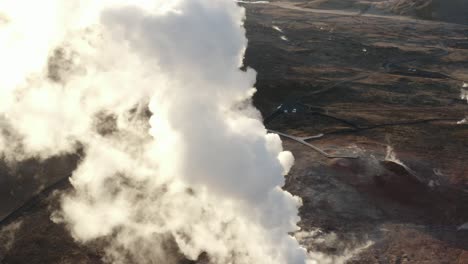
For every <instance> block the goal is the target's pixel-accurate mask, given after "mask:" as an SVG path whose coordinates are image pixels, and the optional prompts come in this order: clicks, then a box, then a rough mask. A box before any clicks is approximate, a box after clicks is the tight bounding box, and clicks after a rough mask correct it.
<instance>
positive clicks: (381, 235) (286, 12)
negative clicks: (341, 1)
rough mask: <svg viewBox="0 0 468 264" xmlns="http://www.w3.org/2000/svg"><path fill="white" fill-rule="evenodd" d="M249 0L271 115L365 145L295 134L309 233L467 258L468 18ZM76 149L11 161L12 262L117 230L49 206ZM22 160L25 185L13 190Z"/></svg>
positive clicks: (306, 130) (357, 255) (34, 259)
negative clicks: (103, 229) (456, 20)
mask: <svg viewBox="0 0 468 264" xmlns="http://www.w3.org/2000/svg"><path fill="white" fill-rule="evenodd" d="M302 4H303V3H302ZM245 6H246V8H247V21H246V28H247V35H248V39H249V48H248V50H247V54H246V58H245V64H246V65H248V66H250V67H252V68H254V69H256V70H257V71H258V82H257V89H258V92H257V94H256V95H255V104H256V106H257V107H258V108H259V109H260V111H261V112H262V114H263V116H264V117H269V118H268V119H267V120H266V123H267V127H268V128H269V129H272V130H276V131H280V132H283V133H288V134H290V135H294V136H304V137H306V136H313V135H318V134H323V136H322V137H320V138H317V139H313V140H309V143H311V144H314V145H315V146H317V147H319V148H321V149H322V150H324V151H325V152H327V153H329V154H333V155H350V156H357V157H359V158H357V159H346V158H341V159H330V158H327V157H324V156H323V155H321V154H320V153H318V152H316V151H314V150H313V149H311V148H309V147H307V146H305V145H302V144H300V143H298V142H296V141H293V140H290V139H284V145H285V148H286V149H288V150H291V151H292V152H293V153H294V155H295V157H296V164H295V166H294V168H293V170H292V172H291V173H290V175H289V176H288V179H287V184H286V188H287V189H288V190H289V191H290V192H292V193H294V194H295V195H298V196H300V197H302V198H303V203H304V205H303V207H302V208H301V217H302V221H301V223H300V225H301V227H302V229H303V231H302V232H301V233H299V234H297V236H298V238H299V239H300V240H301V241H302V242H303V244H304V245H305V246H306V247H307V248H308V249H309V250H311V251H313V252H321V253H322V254H325V255H326V258H328V259H330V260H331V261H332V262H331V263H334V262H335V263H337V262H338V261H342V260H347V263H434V264H436V263H437V264H438V263H458V264H462V263H468V231H467V230H463V228H460V227H461V226H462V225H463V224H464V223H466V222H468V174H467V173H468V172H467V171H468V163H467V162H466V161H467V160H468V151H467V150H468V125H466V124H465V125H457V121H459V120H461V119H463V118H464V117H465V116H466V115H468V104H467V102H466V101H463V100H461V99H460V90H461V88H462V85H463V81H468V71H467V69H468V67H467V66H468V26H464V25H461V24H450V23H445V22H440V21H430V20H416V19H413V18H409V17H393V16H388V15H376V14H360V13H361V12H360V11H359V10H357V11H356V10H354V9H353V10H349V9H346V8H342V9H341V10H334V9H330V8H328V9H327V10H315V9H311V8H310V7H307V6H306V7H305V8H304V6H303V5H298V3H293V2H281V1H276V2H272V3H269V4H246V5H245ZM280 105H282V106H281V107H280V110H281V111H278V112H277V114H276V115H271V114H272V113H274V112H275V111H276V110H277V107H278V106H280ZM284 112H287V113H284ZM77 160H79V155H75V156H70V157H63V158H60V159H54V160H48V161H46V162H45V163H43V164H39V163H37V162H34V161H29V162H27V163H24V164H19V165H18V166H17V168H16V169H11V168H7V167H5V166H4V165H2V166H1V173H2V175H11V176H10V177H6V176H5V178H6V179H10V180H5V181H4V182H6V183H4V184H2V185H0V186H1V187H2V192H1V195H2V203H1V204H0V206H1V207H0V208H1V210H2V211H1V212H0V214H1V215H2V218H5V217H6V218H5V220H3V221H2V223H1V227H0V263H4V264H11V263H101V262H102V260H101V257H102V251H100V249H99V248H101V247H100V245H102V244H103V243H105V241H97V242H96V244H94V245H88V246H83V245H78V244H76V243H75V242H74V241H73V239H72V238H71V237H70V235H69V234H68V233H67V232H66V231H65V229H64V227H63V226H60V225H56V224H54V223H52V222H51V220H50V213H51V212H52V211H53V210H54V208H56V206H57V199H58V197H59V195H60V193H61V192H64V191H69V190H70V186H69V183H68V182H67V180H66V178H65V180H60V179H64V177H66V176H67V175H68V174H70V172H71V170H72V168H74V166H75V165H76V162H77ZM19 172H21V174H22V175H24V177H23V180H24V182H23V184H22V185H21V186H23V187H22V188H23V189H22V190H17V189H15V190H13V192H9V190H11V189H12V188H13V187H12V186H15V184H14V182H13V181H12V180H11V178H12V176H13V175H16V174H18V173H19ZM31 175H33V176H31ZM39 178H40V179H46V180H42V181H41V182H38V181H36V180H34V179H39ZM52 183H55V184H53V185H51V184H52ZM8 186H9V187H8ZM18 186H19V185H18ZM46 186H50V187H49V188H46ZM40 190H42V191H40ZM7 193H9V194H7ZM29 197H32V199H29ZM26 201H28V202H26ZM25 202H26V203H25ZM21 205H22V206H21ZM14 208H18V209H17V210H14ZM10 212H13V214H11V215H9V216H8V213H10ZM0 219H1V218H0ZM181 263H183V260H181Z"/></svg>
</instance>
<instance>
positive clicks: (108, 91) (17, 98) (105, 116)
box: [0, 0, 307, 264]
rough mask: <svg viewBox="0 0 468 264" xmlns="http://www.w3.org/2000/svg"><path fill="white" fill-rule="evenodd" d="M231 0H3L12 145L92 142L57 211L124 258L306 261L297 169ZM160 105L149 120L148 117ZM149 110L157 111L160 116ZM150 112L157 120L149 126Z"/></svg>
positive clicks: (56, 149)
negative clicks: (267, 111)
mask: <svg viewBox="0 0 468 264" xmlns="http://www.w3.org/2000/svg"><path fill="white" fill-rule="evenodd" d="M244 16H245V14H244V10H243V9H242V8H240V7H239V6H237V4H236V3H235V2H234V1H233V0H180V1H165V0H159V1H158V0H153V1H144V0H139V1H126V0H106V1H93V0H81V1H78V0H69V1H62V0H44V1H33V0H18V1H2V2H0V18H1V19H0V55H1V56H2V60H1V61H0V70H1V72H2V76H4V77H2V78H0V93H1V94H0V98H1V99H0V121H1V122H2V126H1V130H2V133H1V135H2V136H1V137H0V147H1V149H2V153H3V155H4V157H5V158H6V159H8V160H10V161H15V160H21V159H24V158H29V157H36V158H47V157H50V156H54V155H61V154H63V153H70V152H75V151H76V150H77V148H78V147H79V148H83V150H84V153H85V155H84V157H83V159H82V161H81V162H80V164H79V166H78V168H77V169H76V171H74V173H73V176H72V179H71V182H72V184H73V187H74V192H73V193H72V194H69V195H67V196H64V197H63V201H62V210H61V211H60V212H58V213H56V214H55V215H54V217H53V219H54V220H55V221H57V222H62V223H65V224H66V225H67V226H68V228H69V230H70V231H71V233H72V234H73V236H74V238H75V239H76V240H78V241H81V242H89V241H93V240H96V239H100V238H103V239H104V240H106V241H108V247H107V250H106V253H107V256H106V259H107V260H108V261H109V262H113V263H159V262H164V263H171V261H172V262H175V261H176V260H175V258H173V257H172V256H173V253H174V252H168V246H167V245H168V243H169V244H170V243H175V244H176V246H177V248H178V250H179V251H180V253H182V254H183V255H185V256H186V257H187V258H189V259H194V260H195V259H197V257H198V256H199V255H200V254H202V253H206V254H207V255H208V256H209V259H210V262H211V263H240V264H242V263H245V264H247V263H256V264H261V263H265V264H271V263H293V264H295V263H305V262H306V261H307V260H306V256H307V253H306V251H305V250H304V249H303V248H302V247H300V245H299V244H298V242H297V241H296V240H295V239H294V238H293V237H291V236H290V235H289V233H291V232H294V231H297V230H298V227H297V225H296V223H297V222H298V220H299V217H298V207H299V206H300V204H301V201H300V199H299V198H297V197H294V196H292V195H291V194H289V193H288V192H286V191H284V190H282V189H281V187H282V186H283V184H284V175H285V174H287V173H288V171H289V169H290V167H291V166H292V163H293V157H292V155H291V153H289V152H284V151H283V150H282V146H281V141H280V139H279V137H278V136H277V135H273V134H267V132H266V130H265V127H264V126H263V124H262V122H261V121H260V119H261V118H260V114H259V113H258V111H257V110H256V109H255V108H254V107H253V106H252V104H251V101H250V100H251V97H252V95H253V93H254V92H255V90H254V88H252V87H253V85H254V82H255V72H254V71H253V70H251V69H249V70H247V71H246V72H243V71H241V70H239V67H240V66H241V64H242V59H243V55H244V50H245V48H246V45H247V40H246V38H245V30H244V28H243V20H244ZM148 108H149V110H150V114H148V113H149V112H148V111H147V109H148ZM148 116H151V118H148ZM148 120H149V122H148Z"/></svg>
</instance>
